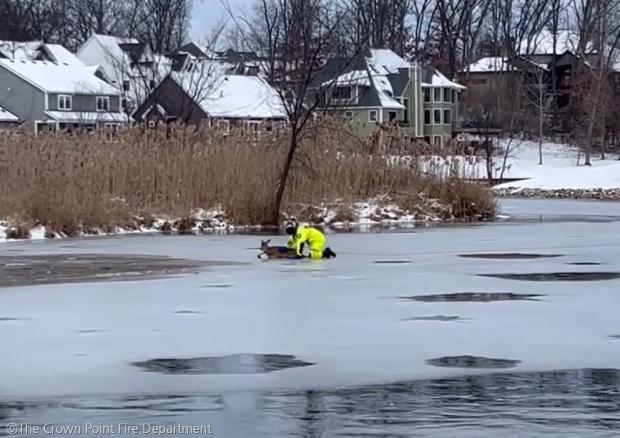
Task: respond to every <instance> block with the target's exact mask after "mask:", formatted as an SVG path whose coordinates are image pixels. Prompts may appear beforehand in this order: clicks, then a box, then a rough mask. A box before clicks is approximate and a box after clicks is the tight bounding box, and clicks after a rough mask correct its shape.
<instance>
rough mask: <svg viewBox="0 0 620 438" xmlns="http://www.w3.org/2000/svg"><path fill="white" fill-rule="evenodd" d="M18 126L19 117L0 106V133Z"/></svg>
mask: <svg viewBox="0 0 620 438" xmlns="http://www.w3.org/2000/svg"><path fill="white" fill-rule="evenodd" d="M19 124H20V120H19V117H17V116H16V115H15V114H13V113H12V112H11V111H9V110H7V109H6V108H4V107H3V106H0V131H4V130H12V129H15V128H17V127H18V126H19Z"/></svg>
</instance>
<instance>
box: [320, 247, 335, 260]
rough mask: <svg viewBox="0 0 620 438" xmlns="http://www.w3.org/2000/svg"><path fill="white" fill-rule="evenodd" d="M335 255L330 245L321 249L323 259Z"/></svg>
mask: <svg viewBox="0 0 620 438" xmlns="http://www.w3.org/2000/svg"><path fill="white" fill-rule="evenodd" d="M334 257H336V253H335V252H334V251H332V249H331V248H330V247H327V248H325V249H324V250H323V258H324V259H331V258H334Z"/></svg>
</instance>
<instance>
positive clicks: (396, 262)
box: [373, 260, 413, 265]
mask: <svg viewBox="0 0 620 438" xmlns="http://www.w3.org/2000/svg"><path fill="white" fill-rule="evenodd" d="M373 263H374V264H375V265H408V264H410V263H413V262H412V261H411V260H375V261H374V262H373Z"/></svg>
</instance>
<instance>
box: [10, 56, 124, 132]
mask: <svg viewBox="0 0 620 438" xmlns="http://www.w3.org/2000/svg"><path fill="white" fill-rule="evenodd" d="M94 70H95V68H93V67H84V66H76V65H68V64H64V63H62V64H58V63H54V62H48V61H27V60H21V61H16V60H12V59H0V84H2V86H1V87H0V102H1V103H2V106H3V107H4V108H5V109H6V110H8V111H10V112H11V113H13V114H14V115H16V116H17V117H19V119H21V120H23V121H24V123H25V126H26V127H27V129H30V130H33V131H34V132H35V133H36V132H39V131H41V130H42V129H47V130H54V131H55V130H59V129H63V130H69V131H70V130H74V129H94V128H98V127H104V126H105V127H111V126H116V125H118V124H123V123H127V122H128V118H127V116H126V115H124V114H123V113H122V112H121V108H120V100H121V96H120V93H119V92H118V90H116V89H115V88H114V87H112V86H111V85H110V84H108V83H106V82H104V81H102V80H101V79H99V78H98V77H96V76H95V75H94V74H93V72H94Z"/></svg>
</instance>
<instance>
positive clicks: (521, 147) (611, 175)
mask: <svg viewBox="0 0 620 438" xmlns="http://www.w3.org/2000/svg"><path fill="white" fill-rule="evenodd" d="M500 147H501V149H502V150H503V151H505V149H506V147H508V148H509V154H508V157H507V159H506V165H505V168H504V155H503V151H501V152H499V153H497V155H496V156H495V157H494V161H493V178H494V179H497V180H499V179H500V178H501V177H503V178H504V179H508V180H517V179H519V180H521V181H510V182H506V183H503V184H500V185H497V186H495V189H496V190H502V191H503V190H506V189H510V190H515V191H516V190H522V189H540V190H561V189H574V190H591V189H620V161H619V160H618V156H617V155H614V154H608V156H607V159H606V160H601V159H600V155H599V154H592V157H591V162H592V165H591V166H584V165H583V163H584V155H583V153H581V154H580V153H579V150H578V149H577V148H574V147H571V146H568V145H565V144H558V143H551V142H544V143H543V164H542V165H539V164H538V162H539V160H538V143H537V142H534V141H520V140H513V141H512V142H511V143H508V141H507V140H502V141H501V143H500ZM578 159H579V165H578V164H577V163H578ZM422 169H423V170H424V171H426V172H429V173H433V174H439V175H442V176H444V177H447V176H450V175H452V174H457V175H459V176H462V177H464V178H469V179H480V180H484V179H486V178H487V167H486V161H485V158H484V157H482V156H447V157H441V156H427V157H423V159H422ZM502 169H503V174H502Z"/></svg>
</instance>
